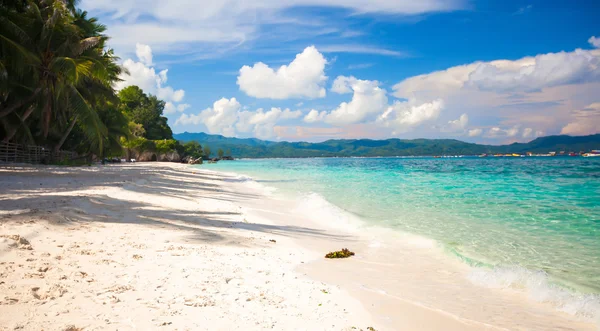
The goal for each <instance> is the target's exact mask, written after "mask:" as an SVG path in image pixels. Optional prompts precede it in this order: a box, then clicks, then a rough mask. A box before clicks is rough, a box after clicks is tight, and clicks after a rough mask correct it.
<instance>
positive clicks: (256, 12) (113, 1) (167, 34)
mask: <svg viewBox="0 0 600 331" xmlns="http://www.w3.org/2000/svg"><path fill="white" fill-rule="evenodd" d="M81 6H82V8H83V9H85V10H87V11H89V12H93V13H95V15H102V16H103V17H102V18H103V22H105V23H106V24H107V25H108V27H109V31H108V34H109V35H111V36H112V38H111V40H110V44H111V45H113V46H114V45H117V46H118V47H117V48H119V47H124V48H125V47H131V46H132V45H135V43H136V42H140V43H145V44H150V45H153V46H154V47H155V48H157V49H160V50H172V49H173V48H174V47H173V46H180V45H182V44H202V45H203V46H208V47H202V48H212V47H211V45H236V44H238V45H239V44H241V43H244V42H246V41H248V40H258V39H259V37H260V34H261V33H262V31H265V30H266V29H261V26H262V25H263V24H270V26H271V27H275V28H274V29H269V31H277V28H278V27H281V28H289V27H290V26H291V27H292V29H295V30H296V31H295V32H302V31H304V30H306V27H307V26H310V24H311V22H307V20H306V19H304V18H303V17H302V16H301V15H296V11H294V10H289V9H292V8H297V7H305V6H311V7H315V6H316V7H322V8H338V9H344V10H347V11H349V12H351V13H358V14H365V13H371V14H397V15H405V16H406V15H420V14H426V13H432V12H447V11H452V10H457V9H462V8H465V7H466V6H467V1H465V0H428V1H413V0H380V1H369V0H352V1H342V0H323V1H315V0H292V1H281V0H256V1H246V0H222V1H212V2H210V1H202V2H201V7H202V8H201V10H198V6H199V3H198V2H197V1H190V0H171V1H164V0H145V1H144V2H143V3H140V1H139V0H83V1H82V3H81ZM317 23H318V24H319V25H320V26H318V27H317V30H331V29H333V28H339V27H340V25H341V24H340V22H339V21H338V20H330V21H326V20H323V21H320V22H317ZM299 27H303V28H304V29H301V28H299ZM358 33H360V31H358ZM271 34H273V33H271ZM283 37H284V38H289V36H288V35H285V34H284V35H283ZM214 48H219V47H214ZM221 48H223V49H226V47H221ZM130 49H131V48H130Z"/></svg>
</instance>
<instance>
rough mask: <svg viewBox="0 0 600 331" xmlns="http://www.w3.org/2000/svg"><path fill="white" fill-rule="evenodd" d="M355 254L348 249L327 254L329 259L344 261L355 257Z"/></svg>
mask: <svg viewBox="0 0 600 331" xmlns="http://www.w3.org/2000/svg"><path fill="white" fill-rule="evenodd" d="M353 255H354V252H351V251H349V250H348V249H347V248H342V250H341V251H335V252H329V253H327V254H325V257H326V258H328V259H344V258H347V257H350V256H353Z"/></svg>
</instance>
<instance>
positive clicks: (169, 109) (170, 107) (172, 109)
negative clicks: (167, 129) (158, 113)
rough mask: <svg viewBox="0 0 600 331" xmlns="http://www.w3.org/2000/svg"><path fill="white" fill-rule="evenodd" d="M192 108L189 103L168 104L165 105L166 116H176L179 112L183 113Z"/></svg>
mask: <svg viewBox="0 0 600 331" xmlns="http://www.w3.org/2000/svg"><path fill="white" fill-rule="evenodd" d="M190 107H191V106H190V105H189V104H187V103H182V104H179V105H175V104H174V103H172V102H166V103H165V114H174V113H177V112H180V113H183V112H184V111H185V110H186V109H188V108H190Z"/></svg>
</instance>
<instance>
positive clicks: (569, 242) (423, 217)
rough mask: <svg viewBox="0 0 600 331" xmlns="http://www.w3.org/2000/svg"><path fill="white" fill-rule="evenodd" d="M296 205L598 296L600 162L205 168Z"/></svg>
mask: <svg viewBox="0 0 600 331" xmlns="http://www.w3.org/2000/svg"><path fill="white" fill-rule="evenodd" d="M202 167H204V168H206V169H213V170H221V171H229V172H235V173H238V174H244V175H247V176H250V177H252V178H253V179H254V180H256V181H257V182H261V183H263V184H265V185H267V186H271V187H275V188H277V192H278V193H281V194H286V195H289V196H292V197H296V198H303V197H304V198H305V197H306V196H307V194H309V193H312V194H318V195H320V196H321V197H323V198H324V199H326V200H327V201H328V202H329V203H332V204H334V205H336V206H338V207H340V208H342V209H344V210H346V211H348V212H351V213H353V214H355V215H357V216H358V217H360V218H361V219H362V220H363V221H364V222H365V223H367V224H373V225H378V226H382V227H387V228H390V229H395V230H400V231H405V232H409V233H413V234H417V235H421V236H424V237H427V238H431V239H434V240H436V241H437V242H439V243H440V244H441V245H443V247H444V248H445V249H446V250H447V251H448V252H449V253H450V254H451V255H454V256H457V257H458V258H460V259H462V260H464V261H465V262H467V263H469V264H471V265H475V266H481V267H483V268H490V267H495V268H499V267H502V268H509V269H506V270H511V269H510V268H517V269H523V268H526V270H529V271H531V272H541V273H543V274H545V275H546V274H547V275H548V277H549V279H550V280H551V282H552V283H554V284H557V285H559V286H561V287H563V288H568V289H570V290H573V291H575V292H577V293H591V294H598V293H600V160H599V158H596V159H591V158H589V159H588V158H574V157H573V158H568V157H555V158H453V159H434V158H312V159H262V160H237V161H233V162H231V161H230V162H219V163H218V164H210V165H203V166H202Z"/></svg>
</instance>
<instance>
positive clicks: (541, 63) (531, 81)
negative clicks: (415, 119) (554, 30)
mask: <svg viewBox="0 0 600 331" xmlns="http://www.w3.org/2000/svg"><path fill="white" fill-rule="evenodd" d="M598 81H600V52H598V51H595V50H594V51H589V50H581V49H576V50H575V51H573V52H559V53H548V54H541V55H537V56H535V57H525V58H522V59H519V60H515V61H510V60H497V61H491V62H475V63H471V64H467V65H461V66H456V67H451V68H448V69H446V70H443V71H436V72H432V73H429V74H424V75H418V76H414V77H410V78H407V79H405V80H403V81H402V82H400V83H398V84H396V85H394V87H393V88H394V91H395V95H396V96H397V97H404V98H406V97H410V96H414V95H418V94H419V93H449V92H453V91H456V90H459V89H475V90H480V91H491V92H500V93H507V92H511V93H514V92H533V91H539V90H541V89H544V88H548V87H554V86H559V85H566V84H576V83H585V82H598Z"/></svg>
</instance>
